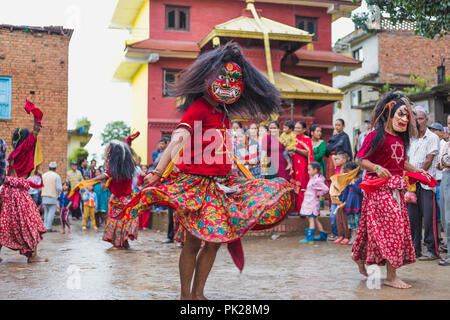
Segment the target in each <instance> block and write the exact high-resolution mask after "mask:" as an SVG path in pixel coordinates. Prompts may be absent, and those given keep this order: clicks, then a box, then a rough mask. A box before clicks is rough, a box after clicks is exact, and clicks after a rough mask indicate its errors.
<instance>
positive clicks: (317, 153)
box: [309, 124, 327, 176]
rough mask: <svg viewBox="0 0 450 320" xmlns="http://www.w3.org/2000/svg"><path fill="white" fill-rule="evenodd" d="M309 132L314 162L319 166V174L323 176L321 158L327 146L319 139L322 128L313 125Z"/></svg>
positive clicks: (323, 170) (323, 169)
mask: <svg viewBox="0 0 450 320" xmlns="http://www.w3.org/2000/svg"><path fill="white" fill-rule="evenodd" d="M309 130H310V131H309V132H310V136H311V142H312V147H313V153H314V161H315V162H317V163H318V164H319V165H320V174H321V175H323V176H325V167H324V165H323V157H324V156H325V153H326V152H327V144H326V143H325V141H323V140H322V139H321V138H322V128H321V127H320V126H319V125H317V124H313V125H312V126H311V128H310V129H309Z"/></svg>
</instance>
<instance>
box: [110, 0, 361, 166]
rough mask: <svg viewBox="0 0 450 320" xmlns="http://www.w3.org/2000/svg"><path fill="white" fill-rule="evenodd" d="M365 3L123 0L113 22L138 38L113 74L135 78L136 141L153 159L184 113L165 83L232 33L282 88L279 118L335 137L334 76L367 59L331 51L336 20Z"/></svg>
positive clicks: (144, 156) (141, 151) (142, 152)
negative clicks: (301, 122) (313, 126)
mask: <svg viewBox="0 0 450 320" xmlns="http://www.w3.org/2000/svg"><path fill="white" fill-rule="evenodd" d="M358 6H359V4H358V3H357V4H355V3H353V2H352V1H342V0H341V1H325V0H320V1H293V0H290V1H284V0H278V1H277V0H274V1H269V0H259V1H253V0H252V1H249V0H247V1H244V0H229V1H221V0H210V1H207V2H205V1H200V0H184V1H179V0H151V1H148V0H147V1H145V0H142V1H140V0H119V1H118V4H117V7H116V10H115V12H114V15H113V18H112V20H111V27H115V28H129V30H130V31H131V33H132V35H133V38H134V40H131V41H127V43H126V45H125V48H124V52H123V55H122V60H121V62H120V64H119V65H118V67H117V68H116V69H115V74H114V78H115V79H118V80H122V81H127V82H130V83H131V85H132V88H133V116H132V119H133V120H132V127H134V128H136V129H138V130H140V131H141V132H148V134H147V135H144V136H141V137H140V138H139V139H137V140H136V141H135V144H134V148H135V149H136V151H137V153H138V154H139V155H140V156H141V157H142V159H143V161H144V162H151V159H150V155H151V152H152V151H153V150H154V149H155V146H156V144H157V141H158V140H159V139H160V138H161V136H162V135H166V134H170V132H171V131H172V130H173V129H174V127H175V125H176V123H177V122H178V121H179V120H180V119H181V115H180V114H179V113H177V112H176V101H175V99H173V98H172V97H170V96H168V94H167V90H166V84H167V83H168V82H172V81H174V79H175V78H176V76H177V73H178V72H179V71H181V70H183V69H185V68H187V67H188V66H189V65H190V64H191V63H192V62H193V61H194V59H196V58H197V57H198V56H199V54H201V52H203V51H205V50H210V49H212V48H213V47H215V46H216V45H218V44H220V43H222V44H223V43H226V42H227V41H230V40H233V41H236V42H238V43H239V44H240V45H241V46H242V47H243V50H244V53H245V54H246V56H247V57H248V58H249V59H250V60H251V61H252V63H253V64H254V65H255V66H256V67H257V68H258V69H259V70H261V71H262V72H264V73H265V74H266V75H267V77H268V78H269V80H271V81H272V82H273V83H274V84H275V86H276V87H277V88H278V89H279V90H280V91H281V93H282V98H283V111H282V113H281V114H280V116H279V120H281V121H284V120H287V119H293V120H295V121H297V120H304V121H305V122H306V123H307V124H308V125H310V124H311V123H312V122H315V123H318V124H321V125H322V127H323V128H324V129H325V130H324V131H325V132H324V133H325V136H330V135H331V134H332V110H333V106H332V103H333V102H334V101H339V100H341V99H342V93H341V92H340V91H339V90H336V89H334V88H332V87H331V86H332V77H333V75H335V74H347V73H348V72H349V71H350V70H353V69H355V68H358V67H359V66H360V61H358V60H356V59H353V58H351V57H348V56H345V55H342V54H339V53H335V52H333V51H332V48H331V23H332V21H334V20H335V19H337V18H339V17H342V16H347V17H348V16H350V14H351V11H352V10H354V9H355V8H357V7H358ZM266 34H267V35H266ZM266 36H267V39H265V37H266ZM268 52H269V53H268ZM247 120H250V121H254V120H256V119H247Z"/></svg>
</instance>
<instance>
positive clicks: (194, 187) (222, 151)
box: [125, 43, 293, 299]
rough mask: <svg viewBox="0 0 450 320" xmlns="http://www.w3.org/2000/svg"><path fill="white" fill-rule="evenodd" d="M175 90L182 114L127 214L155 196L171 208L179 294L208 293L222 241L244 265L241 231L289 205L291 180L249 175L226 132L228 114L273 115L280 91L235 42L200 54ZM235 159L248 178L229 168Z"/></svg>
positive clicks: (267, 221) (269, 220)
mask: <svg viewBox="0 0 450 320" xmlns="http://www.w3.org/2000/svg"><path fill="white" fill-rule="evenodd" d="M174 96H176V97H178V98H180V100H181V101H184V103H183V104H182V105H181V106H180V107H179V110H180V111H181V112H183V113H184V116H183V118H182V120H181V121H180V123H179V124H178V126H177V129H176V130H175V132H174V133H173V136H172V141H171V142H170V144H169V145H168V147H167V149H166V150H165V151H164V153H163V155H162V157H161V160H160V162H159V164H158V166H157V168H156V169H155V171H153V172H152V174H149V175H148V176H147V177H146V178H145V184H146V185H150V186H151V187H149V188H146V189H144V190H143V191H142V192H141V193H140V195H138V196H137V197H136V198H135V199H133V200H132V201H131V203H130V205H131V206H132V208H131V210H130V211H128V210H126V212H125V214H129V215H131V216H136V215H138V214H139V213H140V212H143V211H145V210H147V209H148V208H150V207H151V206H152V205H153V204H160V205H165V206H170V207H172V208H173V209H174V220H175V221H174V222H175V224H176V225H178V226H179V230H178V231H179V233H178V235H177V240H182V239H181V238H180V236H179V235H180V232H181V231H182V232H184V234H185V236H186V241H185V243H184V247H183V250H182V252H181V255H180V260H179V267H180V282H181V299H205V296H204V293H203V292H204V287H205V283H206V280H207V278H208V275H209V272H210V270H211V268H212V266H213V264H214V260H215V258H216V253H217V250H218V249H219V247H220V245H221V244H222V243H227V244H228V249H229V251H230V253H231V256H232V258H233V260H234V262H235V264H236V266H237V267H238V268H239V269H240V270H242V268H243V266H244V257H243V250H242V246H241V242H240V239H241V238H242V237H243V236H244V235H245V233H246V232H247V231H249V230H250V229H264V228H269V227H271V226H273V225H275V224H276V223H278V222H280V221H281V220H282V219H283V218H284V217H285V216H286V214H287V212H288V211H289V209H290V207H291V205H292V201H293V195H292V191H293V188H292V187H291V185H290V184H289V183H288V181H287V180H285V179H283V178H275V179H271V180H265V179H252V178H251V174H250V172H249V171H248V170H246V168H245V166H243V165H242V164H240V163H239V162H237V161H236V157H235V156H233V153H232V147H231V142H230V139H229V134H227V130H228V129H229V128H230V121H229V117H230V116H231V115H237V114H241V115H244V116H253V117H255V116H257V115H261V116H267V117H269V116H270V115H271V114H273V113H275V112H278V111H279V106H280V99H279V92H278V90H277V89H276V88H275V87H274V86H273V85H272V84H271V83H270V82H269V81H268V80H267V79H266V78H265V77H264V76H263V75H262V74H261V73H260V72H259V71H258V70H257V69H256V68H255V67H254V66H253V65H251V64H250V63H249V61H248V60H247V59H246V58H245V57H244V56H243V53H242V51H241V49H240V47H239V46H238V45H236V44H234V43H228V44H226V45H224V46H222V47H218V48H216V49H215V50H212V51H208V52H205V53H204V54H202V55H201V56H200V57H199V58H198V59H197V60H196V61H195V62H194V63H193V65H192V66H191V67H190V68H189V69H188V70H187V71H186V72H185V73H184V74H183V75H182V76H181V77H180V78H179V79H178V80H177V82H176V83H175V87H174ZM184 143H186V147H184ZM181 151H182V152H183V155H182V156H181V157H180V162H178V159H177V155H180V152H181ZM233 160H234V161H235V162H236V163H237V167H238V168H239V169H240V170H241V171H242V172H243V173H244V175H245V176H246V178H247V179H245V178H242V177H240V176H238V175H236V174H235V172H233V171H231V168H232V165H231V164H232V162H233ZM174 166H175V167H174ZM202 241H204V243H205V245H204V246H203V247H202V246H201V244H202Z"/></svg>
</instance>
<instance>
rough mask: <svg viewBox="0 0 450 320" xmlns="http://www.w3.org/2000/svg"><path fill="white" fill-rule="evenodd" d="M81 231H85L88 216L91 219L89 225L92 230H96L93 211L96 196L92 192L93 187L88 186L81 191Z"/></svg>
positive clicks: (95, 204) (95, 205)
mask: <svg viewBox="0 0 450 320" xmlns="http://www.w3.org/2000/svg"><path fill="white" fill-rule="evenodd" d="M83 209H84V210H83V223H82V226H83V230H86V222H87V218H88V215H89V216H90V219H91V224H92V227H93V228H94V230H97V229H98V228H97V225H96V224H95V210H96V209H97V195H96V194H95V192H94V187H93V186H89V187H87V188H86V189H83Z"/></svg>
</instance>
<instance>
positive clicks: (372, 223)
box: [352, 131, 416, 268]
mask: <svg viewBox="0 0 450 320" xmlns="http://www.w3.org/2000/svg"><path fill="white" fill-rule="evenodd" d="M375 134H376V132H375V131H372V132H371V133H369V135H368V136H367V137H366V139H364V143H363V145H362V147H361V149H360V150H359V152H358V154H357V155H356V157H357V158H361V159H367V160H369V161H371V162H372V163H374V164H378V165H382V166H383V167H384V168H386V169H388V170H389V172H391V174H392V178H390V179H388V180H387V181H386V182H384V184H382V185H381V186H380V187H379V188H378V189H376V190H374V191H373V192H366V193H365V194H364V198H363V204H362V210H361V221H360V224H359V228H358V231H357V234H356V237H355V241H354V243H353V247H352V252H353V259H354V260H362V261H364V262H365V263H366V264H377V265H385V263H386V261H389V263H390V264H391V265H392V266H393V267H394V268H398V267H401V266H402V265H405V264H408V263H413V262H415V261H416V258H415V252H414V246H413V243H412V239H411V228H410V224H409V218H408V210H407V207H406V202H405V199H404V191H405V190H406V189H407V187H408V186H407V183H406V181H405V180H404V179H403V177H402V174H403V168H404V164H405V159H406V150H405V146H404V143H403V141H402V139H401V138H400V137H398V136H393V135H391V134H389V133H387V132H386V133H385V134H386V138H385V141H384V143H383V144H380V145H379V146H378V148H377V149H376V150H375V152H373V153H372V154H371V155H370V156H369V157H367V158H365V156H366V154H367V153H368V151H369V149H370V147H371V146H372V144H373V141H374V137H375ZM377 178H378V177H377V176H376V175H375V176H374V174H373V173H368V174H367V175H366V176H365V177H364V182H369V181H371V180H374V179H377Z"/></svg>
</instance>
